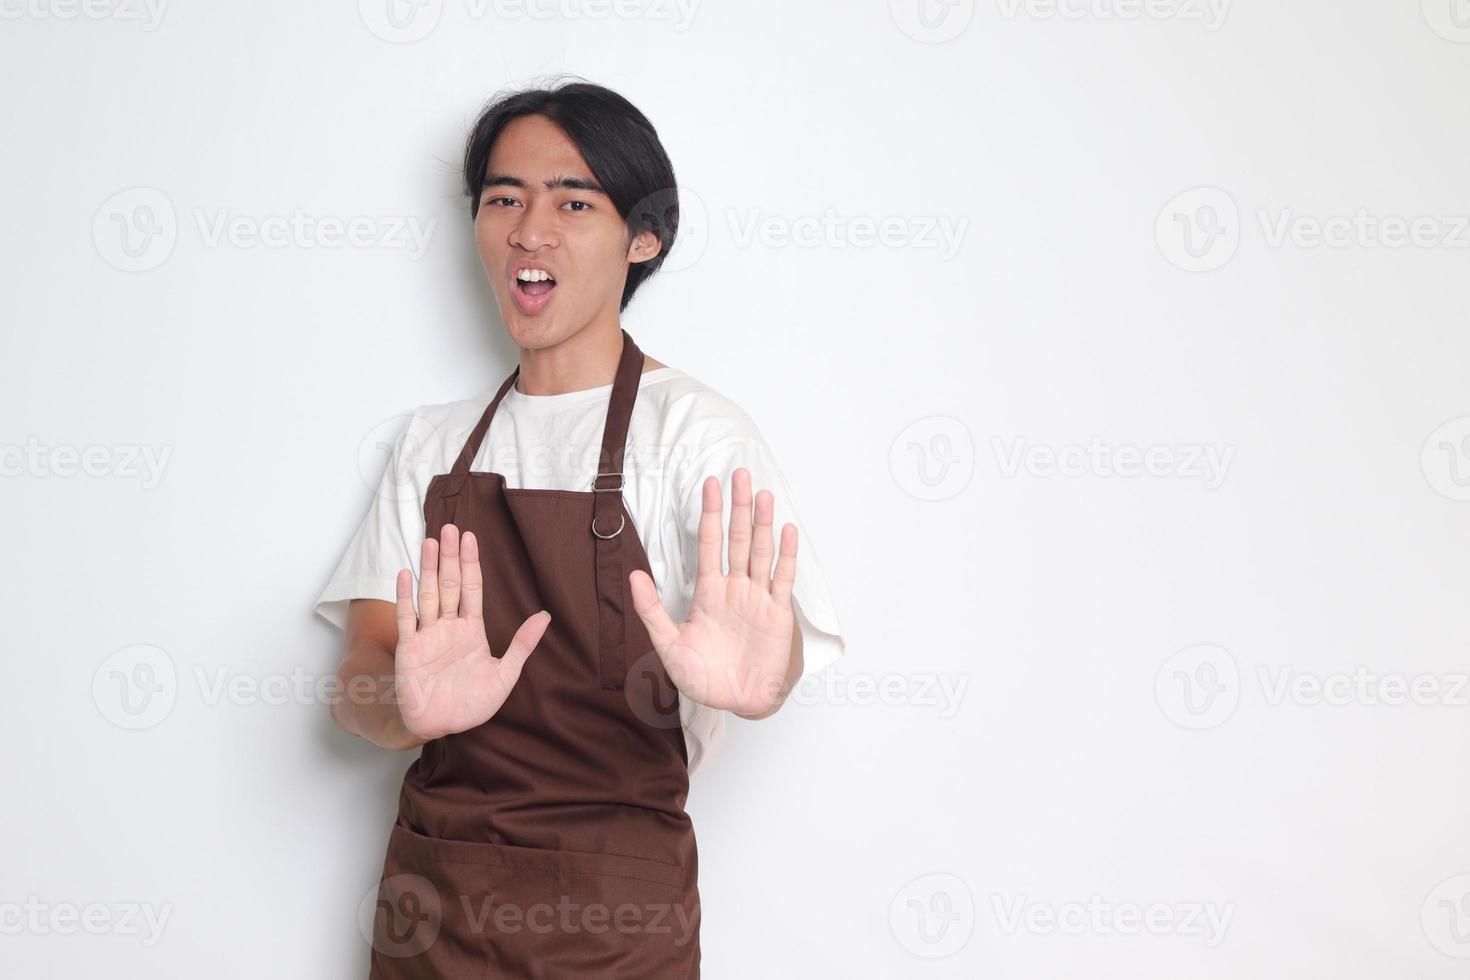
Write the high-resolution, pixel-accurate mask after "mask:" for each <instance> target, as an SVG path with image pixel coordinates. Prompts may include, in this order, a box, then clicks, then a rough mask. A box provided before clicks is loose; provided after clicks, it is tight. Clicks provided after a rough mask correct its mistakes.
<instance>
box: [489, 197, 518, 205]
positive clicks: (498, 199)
mask: <svg viewBox="0 0 1470 980" xmlns="http://www.w3.org/2000/svg"><path fill="white" fill-rule="evenodd" d="M502 201H509V202H510V203H511V204H514V203H516V199H515V198H513V197H491V198H486V199H485V203H486V204H499V203H500V202H502Z"/></svg>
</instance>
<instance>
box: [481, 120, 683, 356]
mask: <svg viewBox="0 0 1470 980" xmlns="http://www.w3.org/2000/svg"><path fill="white" fill-rule="evenodd" d="M475 244H476V247H477V248H478V249H479V251H480V261H481V263H482V264H483V265H484V266H485V274H486V275H487V276H488V277H489V279H490V287H491V289H492V290H493V291H494V293H495V302H496V303H497V304H498V305H499V307H500V315H501V317H502V318H503V319H504V320H505V325H506V328H507V329H508V330H509V331H510V336H511V339H512V340H514V341H515V342H516V344H517V345H518V346H520V347H523V348H529V349H541V348H545V347H550V346H553V345H555V344H559V343H561V342H562V341H563V340H566V339H567V338H568V337H570V336H572V335H573V334H576V333H578V332H579V331H581V330H582V329H583V328H584V327H586V326H588V325H589V324H591V323H593V322H595V321H610V322H612V323H617V322H618V302H619V301H620V300H621V298H622V295H623V285H624V283H625V282H626V281H627V276H628V263H629V262H630V261H634V262H639V261H646V260H647V259H649V258H652V257H653V256H654V255H656V254H657V253H658V239H657V237H656V236H654V235H652V234H650V233H647V232H645V233H644V234H642V235H640V236H639V237H638V238H637V239H635V240H632V241H630V240H629V237H628V226H627V224H626V223H625V222H624V221H623V219H622V217H621V216H619V214H618V212H617V209H616V208H615V207H613V203H612V199H611V198H609V197H608V196H607V195H606V194H605V193H603V191H602V190H601V189H600V188H599V187H598V184H597V181H596V179H594V178H593V176H592V171H591V169H590V168H589V167H588V166H587V164H586V161H584V160H583V159H582V154H581V153H580V152H578V150H577V147H576V144H574V143H573V142H572V141H571V139H570V138H568V137H567V135H566V133H564V132H562V130H561V127H559V126H557V125H556V124H555V123H554V122H552V121H551V120H549V119H547V118H546V117H545V116H521V117H519V118H517V119H513V120H512V121H511V122H510V123H509V124H508V125H507V126H506V127H505V128H504V129H503V130H501V132H500V136H499V138H498V139H496V141H495V145H494V147H493V148H492V149H491V151H490V160H489V163H488V165H487V166H486V168H485V184H484V187H483V188H482V189H481V192H480V212H479V214H478V215H476V217H475ZM526 266H530V267H533V268H537V269H543V270H545V271H546V272H547V273H549V274H550V275H551V277H552V279H553V280H554V284H553V283H531V282H525V281H523V278H524V277H518V275H517V273H518V271H519V270H520V269H522V268H524V267H526Z"/></svg>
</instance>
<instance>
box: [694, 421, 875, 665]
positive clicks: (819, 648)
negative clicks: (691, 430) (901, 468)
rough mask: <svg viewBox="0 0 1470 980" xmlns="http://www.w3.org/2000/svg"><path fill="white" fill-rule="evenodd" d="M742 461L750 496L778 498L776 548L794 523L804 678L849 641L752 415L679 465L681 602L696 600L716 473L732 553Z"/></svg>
mask: <svg viewBox="0 0 1470 980" xmlns="http://www.w3.org/2000/svg"><path fill="white" fill-rule="evenodd" d="M742 466H743V467H745V468H746V469H747V470H749V471H750V490H751V494H752V496H754V495H755V494H756V493H759V492H760V491H761V490H769V491H771V494H772V496H773V497H774V498H775V500H774V504H775V506H774V515H773V519H772V528H771V536H772V542H771V543H772V546H773V547H774V548H775V549H776V550H777V551H779V549H780V545H781V527H782V526H783V525H784V524H787V523H790V524H794V525H796V533H797V540H796V582H795V584H794V585H793V586H792V590H791V596H792V600H793V601H792V606H793V611H794V613H795V617H796V624H797V628H798V629H800V630H801V638H802V672H801V680H805V679H806V678H808V677H810V676H812V675H813V674H815V673H817V672H818V671H821V670H824V669H826V668H827V667H830V666H831V665H832V664H833V663H834V662H836V660H837V659H838V658H839V657H840V656H842V653H843V650H844V649H845V646H846V644H845V642H844V640H843V638H842V633H841V628H840V627H839V625H838V622H837V613H836V610H835V609H834V607H833V602H832V596H831V594H830V592H829V591H828V588H827V580H826V577H825V575H824V574H823V570H822V562H821V558H820V556H819V555H818V552H817V547H816V543H815V542H814V541H813V540H812V536H811V535H810V534H809V533H808V531H807V528H806V526H805V525H804V524H803V523H802V521H801V518H800V517H799V516H798V513H797V507H796V500H795V496H794V494H793V493H792V492H791V487H790V486H789V485H788V484H787V482H786V477H785V474H784V473H782V471H781V467H780V465H779V464H778V463H777V462H776V457H775V455H774V454H773V453H772V451H771V448H770V446H769V445H768V444H767V443H766V441H765V439H764V438H763V437H762V436H761V434H760V432H759V430H757V429H756V428H755V426H754V425H753V424H751V423H749V421H748V420H745V422H744V424H742V425H738V426H734V427H732V431H729V432H727V433H726V434H724V435H721V436H719V437H717V438H715V439H714V440H713V441H712V442H710V443H708V444H707V445H706V446H705V447H704V448H703V449H702V450H701V451H700V452H699V453H698V454H697V455H695V456H694V457H693V458H692V459H691V460H690V462H689V464H688V465H687V466H683V467H680V477H679V480H678V491H677V500H678V507H679V530H680V535H679V548H680V551H681V553H682V565H683V568H684V572H685V575H684V593H685V594H684V596H683V599H684V602H683V608H686V609H687V608H688V607H689V605H690V603H691V602H692V601H693V597H694V582H695V578H696V576H697V572H698V568H699V515H700V513H701V511H702V510H703V502H702V489H703V486H704V481H705V478H706V477H710V476H714V477H716V478H717V479H719V481H720V497H721V504H722V506H723V510H722V512H721V516H720V527H721V529H722V532H723V534H724V538H725V540H724V544H723V546H722V549H721V551H722V557H723V556H724V555H726V554H728V549H729V544H730V542H729V528H730V475H731V474H732V473H734V472H735V470H736V469H738V468H740V467H742Z"/></svg>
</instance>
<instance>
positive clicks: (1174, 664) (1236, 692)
mask: <svg viewBox="0 0 1470 980" xmlns="http://www.w3.org/2000/svg"><path fill="white" fill-rule="evenodd" d="M1154 699H1155V700H1156V701H1157V702H1158V705H1159V710H1161V711H1163V713H1164V716H1165V717H1167V718H1168V719H1169V720H1170V721H1172V722H1174V724H1176V725H1179V726H1180V727H1181V728H1190V729H1195V730H1200V729H1205V728H1215V727H1216V726H1219V725H1223V724H1224V723H1225V722H1227V721H1229V720H1230V716H1231V715H1233V714H1234V713H1235V708H1236V705H1238V704H1239V703H1240V668H1239V667H1237V666H1236V663H1235V658H1234V657H1233V656H1231V654H1230V651H1229V650H1226V649H1225V648H1224V647H1220V646H1216V645H1214V644H1213V643H1201V644H1199V645H1198V646H1192V647H1185V648H1184V649H1183V650H1180V651H1179V652H1178V653H1176V654H1174V655H1173V656H1172V657H1170V658H1169V659H1168V660H1166V661H1164V665H1163V666H1162V667H1160V668H1159V672H1158V674H1157V675H1155V677H1154Z"/></svg>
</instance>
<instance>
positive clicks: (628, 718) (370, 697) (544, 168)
mask: <svg viewBox="0 0 1470 980" xmlns="http://www.w3.org/2000/svg"><path fill="white" fill-rule="evenodd" d="M464 176H465V189H466V192H467V194H468V195H469V197H470V201H471V206H470V213H471V215H472V216H473V218H474V226H475V240H476V244H477V247H478V250H479V253H480V259H481V261H482V263H483V265H484V268H485V272H486V275H487V276H488V277H489V281H490V287H491V289H492V291H493V292H494V294H495V300H496V303H497V305H498V306H499V308H500V313H501V315H502V317H503V318H504V320H505V326H506V330H507V331H508V332H509V334H510V336H511V339H512V340H513V341H514V342H515V344H516V346H517V347H518V348H519V349H520V364H519V367H517V368H516V370H515V371H513V372H512V373H511V375H510V377H509V378H507V379H506V380H505V383H504V384H502V385H501V386H500V388H499V391H498V392H496V393H495V394H494V395H493V396H491V395H489V394H487V395H485V396H483V397H479V398H472V399H468V400H465V401H458V402H450V403H444V404H435V405H425V406H421V407H419V408H418V409H417V410H416V411H415V413H414V415H413V419H412V421H411V422H410V424H409V425H408V427H407V428H406V430H405V432H404V435H403V436H402V437H401V438H400V439H399V441H398V444H397V445H396V446H395V448H394V450H393V454H392V458H391V459H390V461H389V464H388V467H387V470H386V471H385V473H384V475H383V480H382V483H381V484H380V487H379V491H378V494H377V496H376V497H375V498H374V500H373V502H372V505H371V506H370V508H369V510H368V514H367V517H366V518H365V519H364V521H363V523H362V525H361V526H360V527H359V528H358V530H357V533H356V534H355V535H354V537H353V539H352V541H351V543H350V544H349V546H348V549H347V553H346V554H345V555H344V556H343V558H342V560H341V562H340V563H339V565H338V567H337V570H336V572H335V573H334V575H333V577H332V580H331V582H330V583H329V584H328V585H327V587H326V589H325V590H324V591H323V592H322V594H321V596H320V598H319V599H318V601H317V606H316V608H317V611H318V612H319V613H320V614H321V615H323V616H324V617H326V618H327V619H328V620H330V621H331V622H333V623H335V624H337V625H339V626H342V627H343V628H344V629H345V631H346V645H345V652H344V654H343V658H342V664H341V666H340V668H339V670H338V675H339V678H340V680H341V682H342V683H343V685H344V688H343V689H344V690H345V691H347V692H349V693H348V696H346V697H344V698H342V699H340V700H339V701H338V702H337V703H335V704H334V705H333V707H332V715H333V718H334V719H335V720H336V721H337V723H338V724H339V725H340V726H341V727H342V728H343V729H344V730H346V731H348V732H350V733H352V734H355V735H358V736H361V737H362V738H365V739H368V740H369V741H371V742H373V743H374V744H376V745H380V746H383V747H385V748H392V749H413V748H420V747H421V749H422V751H421V754H420V755H419V757H418V759H417V760H416V761H415V762H414V763H413V764H412V765H411V766H410V767H409V769H408V771H407V773H406V774H405V776H404V782H403V787H402V791H401V793H400V797H399V810H398V818H397V821H396V823H395V825H394V827H393V829H392V832H391V835H390V838H389V843H388V850H387V856H386V859H385V861H384V867H383V875H382V879H381V882H380V886H379V893H378V914H377V918H376V922H375V928H374V937H373V951H372V972H371V977H372V978H374V980H388V978H395V977H414V978H420V980H422V978H429V977H452V978H461V977H464V978H468V977H476V978H478V977H484V976H497V977H502V976H505V977H573V976H577V977H582V976H597V977H630V978H631V977H637V978H640V980H647V978H662V977H681V978H682V977H696V976H698V972H699V939H698V929H699V892H698V887H697V872H698V868H697V856H696V848H695V840H694V831H693V826H692V824H691V822H690V820H689V817H688V815H687V814H686V813H685V810H684V804H685V800H686V799H687V795H688V777H689V773H690V772H692V771H694V770H695V769H696V768H698V767H699V766H700V765H701V764H702V763H703V762H704V761H705V760H707V759H708V757H709V755H710V753H711V751H712V750H713V748H714V747H715V746H716V745H717V744H718V742H719V741H720V740H721V738H722V737H723V729H724V717H725V712H726V711H733V712H735V713H736V714H738V715H740V716H742V717H744V718H750V719H758V718H764V717H767V716H769V715H771V714H772V713H773V712H775V711H776V710H777V709H778V708H779V707H780V706H781V704H782V701H783V700H784V698H785V697H786V695H787V694H788V693H789V691H790V689H791V687H792V685H793V684H794V683H795V681H796V680H797V679H798V678H799V677H801V676H803V675H804V674H807V673H811V672H813V671H815V670H819V669H821V668H823V667H825V666H827V665H828V664H829V663H831V662H832V661H833V660H835V659H836V658H837V656H838V655H840V654H841V652H842V647H843V641H842V639H841V636H840V634H839V632H838V625H837V620H836V617H835V615H834V613H833V609H832V603H831V601H830V598H829V596H828V593H827V589H826V586H825V583H824V582H823V580H822V578H821V575H820V572H819V570H818V568H817V566H816V563H815V561H814V556H813V555H812V549H811V545H810V542H809V541H803V542H802V545H801V559H800V571H799V572H798V560H797V550H798V532H797V525H796V523H795V519H794V518H795V515H794V511H793V510H792V508H791V505H790V495H789V492H788V491H787V489H786V487H785V483H784V480H783V478H782V475H781V472H780V469H779V468H778V467H777V465H776V463H775V461H774V459H773V458H772V456H771V453H770V450H769V448H768V447H767V446H766V444H765V442H764V440H763V439H762V438H761V435H760V433H759V432H758V431H757V429H756V427H755V426H754V424H753V423H752V422H751V421H750V419H749V417H748V416H747V415H746V414H745V413H744V412H742V411H741V410H740V409H739V408H738V407H737V406H736V405H734V404H733V403H732V402H730V401H729V400H727V399H725V398H723V397H722V396H720V395H719V394H717V393H716V392H714V391H712V390H711V389H709V388H708V387H706V386H704V385H702V384H700V383H699V382H698V381H696V380H695V379H694V378H692V377H691V376H689V375H687V374H685V373H684V372H682V371H680V370H678V369H677V368H673V367H669V366H667V365H664V364H661V363H660V362H658V361H656V360H654V359H653V358H650V357H646V356H644V355H643V354H642V352H641V351H640V350H639V348H638V346H637V345H636V344H634V343H633V340H632V338H631V337H630V336H629V335H628V334H627V333H626V332H625V331H624V330H623V328H622V326H621V321H620V314H621V312H622V310H623V309H624V308H625V307H626V306H627V303H628V301H629V300H630V299H631V298H632V296H633V294H634V292H635V291H636V290H637V289H638V287H639V286H640V285H641V284H642V283H643V281H644V280H645V279H647V277H648V276H649V275H651V274H652V273H653V272H654V270H656V269H657V268H658V266H659V264H660V263H661V262H662V260H663V258H664V256H665V255H667V253H668V251H669V249H670V247H671V246H672V245H673V242H674V238H675V234H676V231H677V224H678V211H677V206H676V205H674V204H673V202H674V201H675V200H676V199H677V198H676V195H675V193H674V191H675V186H676V185H675V182H674V174H673V168H672V166H671V165H670V163H669V160H668V157H667V155H666V154H665V152H664V149H663V147H662V145H661V144H660V142H659V139H658V136H657V133H656V132H655V131H654V129H653V126H652V125H651V124H650V123H649V122H648V120H647V119H646V118H645V117H644V116H643V114H642V113H640V112H639V111H638V110H637V109H636V108H634V107H633V106H632V105H631V104H629V103H628V102H627V101H626V100H625V99H623V98H622V97H620V96H618V95H617V94H615V93H613V92H611V91H608V90H607V89H605V88H601V87H599V86H596V85H590V84H586V83H576V84H570V85H563V86H560V87H556V88H552V89H538V90H532V91H525V92H518V93H512V94H510V95H506V96H502V97H501V98H499V99H497V100H495V101H493V102H491V103H490V105H488V106H487V107H486V109H485V110H484V111H483V112H482V113H481V115H480V117H479V119H478V120H477V121H476V123H475V126H474V128H473V130H472V132H471V133H470V136H469V139H468V142H467V145H466V150H465V161H464ZM727 477H728V479H729V482H730V507H729V541H728V547H727V546H726V542H725V539H724V533H723V526H724V523H725V522H724V518H723V512H724V509H725V508H724V502H723V491H722V483H723V481H724V480H725V479H726V478H727ZM756 486H759V487H760V488H761V489H759V491H758V492H755V493H754V495H752V490H753V488H754V487H756ZM773 487H774V488H775V489H776V490H777V491H779V496H780V497H781V499H782V501H783V503H782V506H783V508H784V509H785V512H786V514H787V516H788V517H791V518H792V520H790V521H788V522H786V523H784V524H783V526H782V528H781V532H780V535H779V538H777V537H776V536H775V535H774V534H773V527H774V515H775V508H776V497H777V494H773V492H772V490H771V488H773ZM726 565H728V567H726ZM415 579H417V583H418V585H417V596H416V599H417V605H416V606H415V594H414V582H415Z"/></svg>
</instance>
